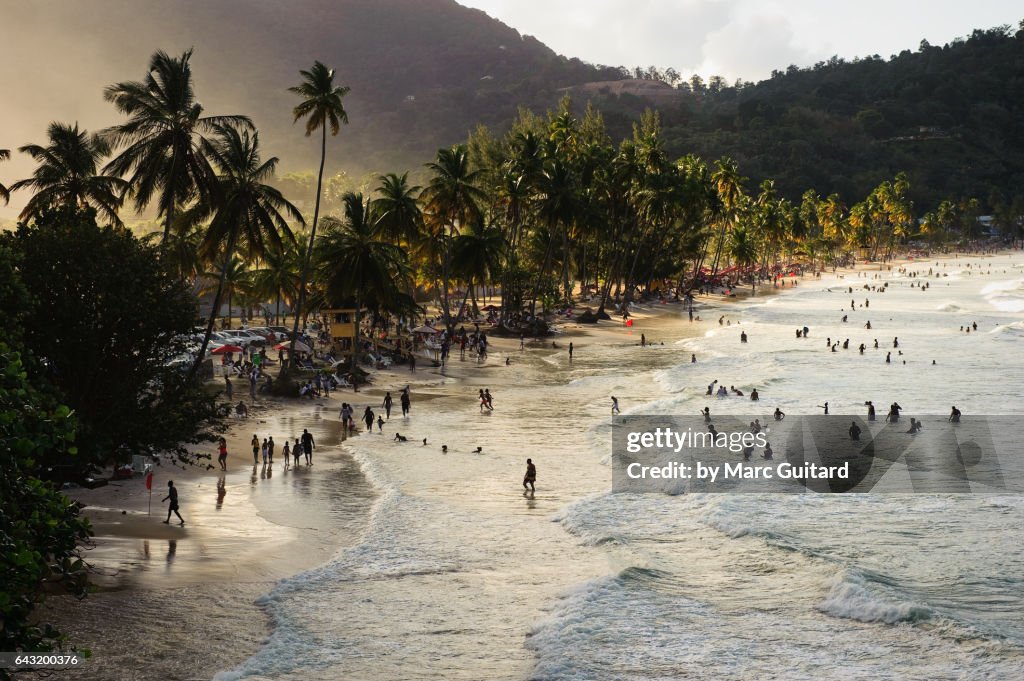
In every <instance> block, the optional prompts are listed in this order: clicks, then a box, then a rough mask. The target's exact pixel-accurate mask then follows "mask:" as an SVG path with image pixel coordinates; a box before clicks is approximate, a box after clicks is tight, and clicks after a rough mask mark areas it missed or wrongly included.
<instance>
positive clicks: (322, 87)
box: [288, 62, 349, 365]
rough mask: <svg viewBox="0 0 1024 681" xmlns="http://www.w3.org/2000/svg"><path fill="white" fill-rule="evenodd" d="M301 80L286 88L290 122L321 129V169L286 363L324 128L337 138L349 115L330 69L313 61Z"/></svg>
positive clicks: (309, 253) (302, 294)
mask: <svg viewBox="0 0 1024 681" xmlns="http://www.w3.org/2000/svg"><path fill="white" fill-rule="evenodd" d="M299 73H300V74H301V75H302V78H303V81H302V83H301V84H299V85H296V86H295V87H290V88H288V91H289V92H292V93H294V94H296V95H298V96H299V97H302V102H301V103H299V104H298V105H296V106H295V108H294V109H292V114H293V115H294V117H295V118H294V120H293V123H295V122H298V120H299V119H300V118H305V119H306V137H309V136H310V135H312V134H313V133H314V132H316V131H317V130H320V132H321V136H320V170H319V172H318V173H317V176H316V203H315V204H314V207H313V226H312V228H311V229H310V232H309V245H308V246H307V247H306V256H305V257H304V258H303V260H302V277H301V279H300V281H299V301H298V305H297V306H296V309H295V324H294V328H293V329H292V342H291V345H290V347H289V350H288V363H289V365H290V364H291V361H292V357H294V356H295V352H294V350H295V341H296V340H297V339H298V336H299V318H300V316H301V315H302V311H303V310H302V308H303V306H304V305H305V303H306V283H307V281H308V280H309V265H310V260H311V258H312V257H313V242H314V241H315V239H316V226H317V222H318V221H319V220H320V191H321V188H322V187H323V181H324V163H325V162H326V160H327V127H328V126H330V128H331V136H332V137H333V136H336V135H337V134H338V132H339V131H340V130H341V124H342V123H346V124H347V123H348V113H347V112H346V111H345V107H344V106H343V105H342V102H341V100H342V98H343V97H344V96H345V95H347V94H348V92H349V88H348V87H345V86H339V87H335V85H334V69H329V68H327V67H326V66H324V65H323V64H321V63H320V62H314V63H313V68H311V69H310V70H309V71H299Z"/></svg>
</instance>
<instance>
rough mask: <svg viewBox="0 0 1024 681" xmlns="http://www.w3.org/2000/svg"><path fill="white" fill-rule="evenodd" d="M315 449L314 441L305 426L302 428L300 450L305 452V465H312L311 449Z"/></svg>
mask: <svg viewBox="0 0 1024 681" xmlns="http://www.w3.org/2000/svg"><path fill="white" fill-rule="evenodd" d="M314 449H316V443H315V442H313V436H312V435H311V434H310V432H309V431H308V430H306V429H305V428H303V429H302V451H303V452H305V454H306V465H307V466H312V465H313V450H314Z"/></svg>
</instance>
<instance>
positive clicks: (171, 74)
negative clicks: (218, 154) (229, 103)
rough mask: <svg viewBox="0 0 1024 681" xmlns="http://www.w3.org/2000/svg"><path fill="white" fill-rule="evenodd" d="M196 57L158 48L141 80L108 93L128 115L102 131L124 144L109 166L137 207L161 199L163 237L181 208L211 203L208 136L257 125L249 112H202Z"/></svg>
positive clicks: (212, 179) (116, 144)
mask: <svg viewBox="0 0 1024 681" xmlns="http://www.w3.org/2000/svg"><path fill="white" fill-rule="evenodd" d="M191 57H192V50H191V49H189V50H186V51H185V52H184V53H182V55H181V57H171V56H169V55H168V54H167V53H165V52H163V51H162V50H161V51H158V52H156V53H154V54H153V56H152V57H151V58H150V61H149V72H148V73H147V74H146V77H145V78H144V79H143V80H142V81H125V82H122V83H116V84H114V85H111V86H109V87H107V89H106V90H104V92H103V97H104V98H105V99H106V100H107V101H108V102H112V103H113V104H114V106H115V107H117V110H118V111H120V112H121V113H123V114H125V115H126V116H128V120H127V121H126V122H124V123H122V124H120V125H115V126H113V127H111V128H107V129H106V130H104V131H103V135H104V137H105V139H107V140H108V141H109V142H110V144H111V145H112V146H114V147H121V146H123V147H124V149H123V150H122V151H121V153H120V154H119V155H118V156H117V157H116V158H114V159H113V160H112V161H111V162H110V163H108V164H107V167H106V169H105V170H106V172H109V173H113V174H115V175H118V176H121V177H127V178H128V189H129V192H130V194H131V195H132V197H133V198H134V201H135V208H136V210H138V211H142V210H143V209H145V208H146V206H148V205H149V204H150V203H151V202H152V201H153V200H154V199H155V200H156V203H157V207H158V213H157V215H158V216H160V217H163V218H164V239H163V240H164V241H166V240H167V239H168V237H169V235H170V233H171V226H172V225H173V224H174V217H175V213H176V212H177V211H178V210H179V209H180V208H182V207H183V206H186V205H188V204H189V203H190V202H191V201H193V200H196V199H198V201H199V203H201V204H204V205H209V204H210V203H211V193H212V192H213V191H214V190H215V188H216V186H217V182H216V179H215V172H214V170H213V168H212V167H211V166H210V162H209V159H207V158H206V154H205V153H204V152H203V142H204V135H206V134H210V133H213V132H214V131H215V130H216V129H217V128H218V127H224V126H229V125H230V126H241V127H246V128H248V129H250V130H251V129H253V127H252V122H251V121H250V120H249V119H248V118H247V117H246V116H203V106H202V105H201V104H200V103H199V102H198V101H196V96H195V91H194V89H193V85H192V67H191V66H190V65H189V60H190V59H191Z"/></svg>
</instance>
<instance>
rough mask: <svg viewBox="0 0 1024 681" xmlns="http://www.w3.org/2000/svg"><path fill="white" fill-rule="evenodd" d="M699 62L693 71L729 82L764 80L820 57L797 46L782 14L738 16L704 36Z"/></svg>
mask: <svg viewBox="0 0 1024 681" xmlns="http://www.w3.org/2000/svg"><path fill="white" fill-rule="evenodd" d="M701 52H702V56H703V59H702V61H701V62H700V64H699V65H698V66H697V67H696V69H695V70H696V71H697V72H699V73H701V74H704V75H710V74H715V75H721V76H725V77H726V78H727V79H729V80H733V79H736V78H743V79H744V80H758V79H762V78H767V77H768V76H769V75H770V74H771V72H772V71H773V70H775V69H784V68H785V67H786V66H788V65H789V64H798V65H806V64H808V63H811V62H813V61H815V58H816V57H820V55H816V54H814V53H813V52H812V51H811V50H809V49H807V48H805V47H802V46H800V45H799V44H798V43H797V41H796V34H795V32H794V30H793V26H792V25H791V24H790V22H789V20H788V19H787V18H786V17H785V16H784V15H782V14H753V15H751V14H746V13H744V14H742V15H739V16H737V17H735V18H733V20H732V21H730V22H729V23H728V24H726V25H725V26H723V27H721V28H720V29H718V30H716V31H713V32H711V33H708V34H707V36H706V37H705V39H704V42H703V44H702V45H701Z"/></svg>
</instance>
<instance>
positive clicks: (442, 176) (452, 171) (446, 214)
mask: <svg viewBox="0 0 1024 681" xmlns="http://www.w3.org/2000/svg"><path fill="white" fill-rule="evenodd" d="M427 168H429V169H430V171H431V173H433V176H432V177H431V178H430V183H429V184H428V185H427V188H426V189H425V190H423V198H424V200H425V201H426V208H427V212H428V214H429V216H430V221H431V224H432V226H433V228H434V230H435V233H434V236H435V237H436V238H437V239H438V241H439V242H440V245H441V249H442V261H441V277H442V279H443V282H442V289H441V313H442V315H443V316H444V323H445V326H446V327H447V329H448V334H449V335H451V333H452V331H454V329H455V320H454V319H453V318H452V315H451V307H450V305H449V302H448V289H449V288H450V283H451V274H452V272H451V264H452V262H451V260H452V241H453V240H454V238H455V235H456V233H457V232H458V229H459V227H460V226H462V225H468V224H472V223H473V222H475V221H478V220H481V219H482V217H483V216H482V213H481V211H480V205H479V202H480V201H482V200H483V199H484V198H485V194H484V192H483V190H482V189H480V188H479V187H478V186H477V181H478V179H479V176H480V171H478V170H470V167H469V155H468V154H467V152H466V148H465V147H464V146H462V145H456V146H454V147H451V148H449V149H440V150H438V152H437V159H436V160H435V161H433V162H431V163H428V164H427Z"/></svg>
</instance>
